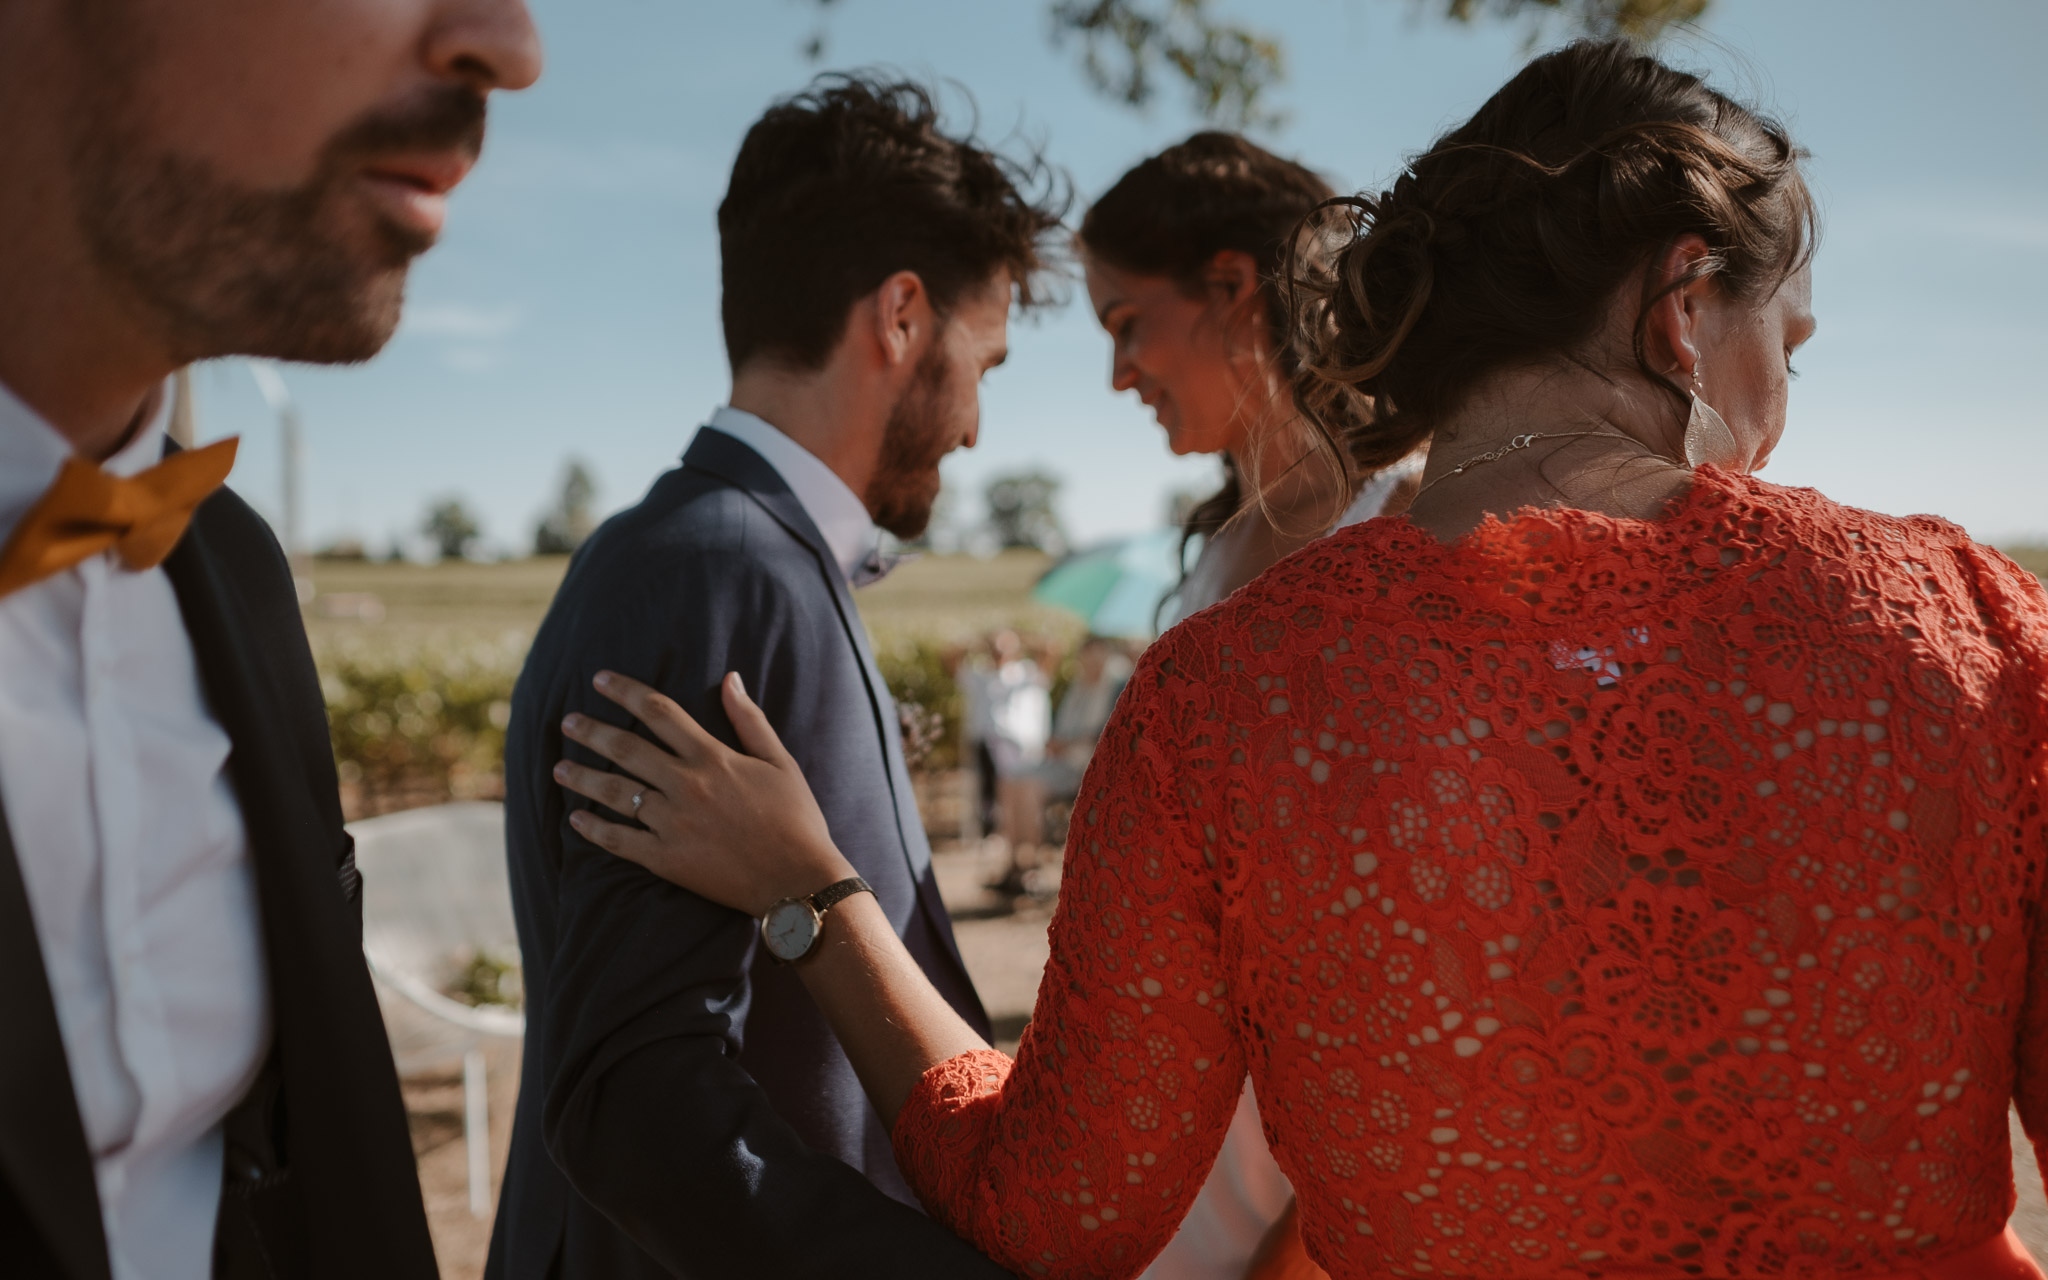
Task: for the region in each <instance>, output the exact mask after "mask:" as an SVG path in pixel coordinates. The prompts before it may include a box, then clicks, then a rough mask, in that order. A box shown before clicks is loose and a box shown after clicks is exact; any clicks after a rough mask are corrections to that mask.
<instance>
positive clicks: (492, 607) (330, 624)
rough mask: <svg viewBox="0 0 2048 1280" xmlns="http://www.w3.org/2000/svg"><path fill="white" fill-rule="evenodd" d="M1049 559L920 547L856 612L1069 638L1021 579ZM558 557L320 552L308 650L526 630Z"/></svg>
mask: <svg viewBox="0 0 2048 1280" xmlns="http://www.w3.org/2000/svg"><path fill="white" fill-rule="evenodd" d="M1050 563H1051V561H1050V560H1049V559H1048V558H1047V557H1046V556H1044V555H1041V554H1039V553H1038V552H1035V551H1011V552H1005V553H1004V554H1002V555H999V556H995V557H993V558H991V559H987V560H983V559H977V558H975V557H973V556H924V557H921V558H919V559H916V560H912V561H911V562H909V563H908V564H905V565H903V566H902V567H901V568H899V569H898V570H897V571H896V572H895V573H893V574H891V575H890V576H889V577H888V578H886V579H884V580H883V581H881V582H878V583H876V584H875V585H874V586H872V587H869V588H867V589H865V590H863V591H862V592H861V593H860V595H859V597H858V601H859V604H860V611H861V616H862V617H864V618H865V619H866V620H867V624H868V629H869V631H870V632H871V633H872V634H874V635H875V636H877V637H887V638H891V639H894V638H901V637H906V636H917V637H923V638H927V639H930V640H934V641H937V642H939V643H942V644H953V643H964V642H966V641H968V640H970V639H972V638H973V637H975V636H977V635H979V634H981V633H983V632H986V631H988V630H990V629H992V628H996V627H1003V626H1011V627H1017V628H1019V629H1022V630H1026V631H1040V632H1050V633H1052V634H1053V635H1056V636H1059V637H1061V638H1066V637H1069V636H1070V635H1071V634H1073V633H1075V632H1076V631H1077V628H1078V625H1079V623H1078V620H1077V619H1074V618H1073V617H1072V616H1071V615H1068V614H1065V613H1062V612H1060V611H1058V610H1053V609H1046V608H1043V607H1040V606H1038V605H1034V604H1033V603H1032V602H1031V586H1032V584H1033V583H1035V582H1037V581H1038V577H1039V575H1040V574H1042V573H1044V572H1045V570H1046V567H1047V565H1049V564H1050ZM568 566H569V561H568V558H567V557H546V558H539V559H532V560H509V561H505V562H504V563H501V564H472V563H469V562H468V561H452V562H447V563H443V564H434V565H420V564H402V563H401V564H373V563H368V562H365V561H349V560H321V561H315V562H314V564H313V568H312V579H313V589H314V592H315V595H314V597H313V599H312V601H311V602H310V603H309V604H308V605H307V607H306V629H307V631H308V632H310V633H311V634H312V637H313V645H314V649H315V650H316V651H317V652H320V653H323V654H325V653H329V652H332V651H334V650H335V649H336V648H337V647H341V648H345V649H350V650H356V649H360V648H361V647H363V646H364V645H366V644H384V645H389V646H392V647H393V648H395V649H399V650H403V649H407V648H411V647H414V646H418V645H436V644H444V643H449V642H456V643H462V642H475V641H487V642H490V643H493V644H495V643H498V642H500V641H502V640H505V639H507V638H509V636H511V635H520V636H524V637H526V638H528V639H531V637H532V635H533V632H534V630H535V629H536V628H538V627H539V626H540V620H541V617H542V615H544V614H545V613H546V612H547V608H548V602H549V601H550V600H552V599H553V598H554V595H555V590H556V588H557V587H559V586H560V585H561V583H562V575H563V573H564V572H565V571H566V570H567V569H568Z"/></svg>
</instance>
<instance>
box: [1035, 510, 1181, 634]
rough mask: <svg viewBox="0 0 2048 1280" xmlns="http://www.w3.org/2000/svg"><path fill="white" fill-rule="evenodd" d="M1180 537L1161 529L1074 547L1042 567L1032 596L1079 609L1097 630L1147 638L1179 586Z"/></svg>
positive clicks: (1177, 532)
mask: <svg viewBox="0 0 2048 1280" xmlns="http://www.w3.org/2000/svg"><path fill="white" fill-rule="evenodd" d="M1180 538H1181V534H1180V530H1178V529H1159V530H1156V531H1154V532H1152V533H1141V534H1139V535H1137V536H1136V537H1132V538H1121V539H1118V540H1117V541H1115V542H1107V543H1103V544H1101V545H1099V546H1094V547H1089V548H1087V549H1086V550H1082V551H1076V552H1074V553H1073V554H1072V555H1070V556H1067V557H1066V558H1065V559H1063V560H1061V561H1060V562H1059V563H1058V564H1055V565H1054V566H1053V567H1052V568H1050V569H1047V570H1046V571H1045V576H1044V577H1042V578H1040V579H1039V580H1038V585H1037V586H1035V587H1033V588H1032V589H1031V598H1032V599H1033V600H1036V601H1038V602H1039V603H1040V604H1049V605H1052V606H1053V607H1054V608H1058V609H1065V610H1067V611H1068V612H1069V613H1075V614H1079V615H1080V616H1081V619H1082V620H1083V621H1085V622H1086V623H1087V624H1088V630H1090V631H1091V632H1093V633H1095V634H1096V635H1099V636H1113V637H1116V638H1118V639H1126V640H1149V639H1151V638H1152V637H1153V636H1155V635H1157V634H1158V627H1157V625H1156V624H1155V619H1156V618H1157V616H1158V613H1159V602H1160V601H1161V600H1164V599H1165V598H1166V596H1167V593H1168V592H1170V591H1172V590H1173V589H1174V588H1175V587H1176V586H1178V585H1180V573H1181V560H1180Z"/></svg>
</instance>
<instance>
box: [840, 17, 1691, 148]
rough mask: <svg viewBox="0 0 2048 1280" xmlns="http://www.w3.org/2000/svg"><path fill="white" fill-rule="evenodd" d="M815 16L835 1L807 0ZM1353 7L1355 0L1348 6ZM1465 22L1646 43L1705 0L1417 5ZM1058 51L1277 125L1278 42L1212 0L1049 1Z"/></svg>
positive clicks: (1105, 75) (1129, 85)
mask: <svg viewBox="0 0 2048 1280" xmlns="http://www.w3.org/2000/svg"><path fill="white" fill-rule="evenodd" d="M811 2H812V3H813V4H814V5H816V6H817V8H818V9H819V10H820V11H821V13H822V12H824V11H827V10H830V9H833V8H835V7H837V5H838V3H839V0H811ZM1354 2H1356V0H1354ZM1414 3H1416V4H1417V5H1418V6H1419V7H1422V8H1424V9H1428V10H1433V11H1436V12H1438V13H1441V14H1442V15H1443V16H1444V17H1445V18H1446V19H1448V20H1450V21H1453V22H1461V23H1466V24H1471V23H1477V22H1482V21H1503V22H1511V23H1519V24H1521V25H1522V26H1524V27H1525V28H1526V30H1527V33H1528V39H1529V42H1530V43H1531V44H1535V43H1537V42H1538V41H1540V40H1542V39H1543V38H1545V37H1546V36H1547V35H1550V34H1554V33H1558V32H1567V31H1568V32H1574V33H1581V34H1586V35H1597V36H1631V37H1634V38H1635V39H1638V40H1644V41H1651V40H1655V39H1657V38H1658V37H1660V36H1662V35H1663V34H1664V33H1665V32H1667V31H1668V30H1670V29H1671V28H1672V27H1674V26H1676V25H1678V24H1680V23H1683V22H1690V21H1692V20H1694V19H1696V18H1698V17H1699V16H1700V15H1701V14H1703V13H1705V12H1706V11H1707V6H1708V5H1709V4H1711V3H1712V0H1414ZM1048 11H1049V14H1050V17H1051V19H1052V40H1053V43H1054V44H1055V45H1059V46H1065V45H1068V44H1078V46H1079V48H1080V53H1081V70H1082V72H1083V73H1084V74H1085V75H1086V76H1087V77H1088V81H1089V83H1090V84H1092V85H1093V86H1094V87H1095V89H1096V90H1097V91H1098V92H1100V93H1102V94H1105V95H1106V96H1108V97H1110V98H1113V99H1115V100H1116V101H1118V102H1121V103H1124V104H1126V105H1128V106H1133V107H1144V106H1147V105H1149V104H1150V103H1151V102H1152V100H1153V99H1154V98H1155V97H1156V96H1157V95H1158V92H1159V85H1160V82H1161V81H1162V80H1166V81H1178V82H1180V84H1181V85H1182V87H1183V88H1184V89H1185V90H1186V92H1187V95H1188V99H1189V103H1190V105H1192V106H1193V107H1194V109H1195V110H1196V111H1197V112H1198V113H1200V115H1201V116H1202V118H1203V119H1204V120H1208V121H1210V122H1211V123H1214V124H1217V125H1220V126H1222V127H1224V128H1230V129H1247V128H1258V127H1262V126H1264V127H1271V126H1273V125H1277V124H1278V123H1280V121H1281V118H1282V117H1281V116H1280V114H1279V113H1278V112H1276V111H1273V110H1271V109H1270V108H1269V107H1268V106H1267V105H1266V98H1267V96H1268V94H1269V92H1270V91H1271V90H1272V89H1273V88H1274V86H1276V85H1278V84H1280V83H1281V82H1282V81H1283V80H1285V79H1286V50H1285V48H1284V47H1283V46H1282V44H1281V42H1280V40H1279V38H1278V37H1277V36H1274V35H1272V34H1270V33H1268V32H1265V31H1261V30H1259V29H1258V28H1256V27H1253V26H1248V25H1246V24H1244V23H1240V22H1235V21H1232V20H1230V19H1228V18H1225V17H1222V16H1220V15H1219V14H1218V12H1217V6H1216V5H1215V4H1214V3H1213V2H1212V0H1050V5H1049V10H1048ZM825 47H826V42H825V33H824V29H823V27H822V26H821V27H819V28H818V29H816V30H815V31H813V33H812V34H811V36H810V37H809V39H808V40H806V41H805V42H804V45H803V50H804V54H805V56H806V57H808V58H810V59H811V60H812V61H813V62H816V61H818V60H819V59H821V58H823V57H824V56H825Z"/></svg>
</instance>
